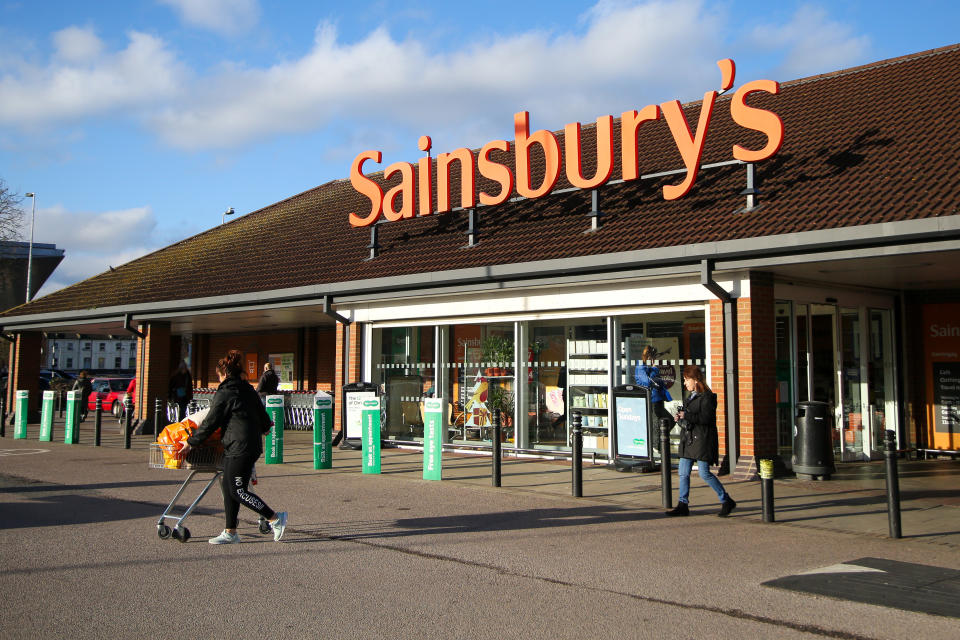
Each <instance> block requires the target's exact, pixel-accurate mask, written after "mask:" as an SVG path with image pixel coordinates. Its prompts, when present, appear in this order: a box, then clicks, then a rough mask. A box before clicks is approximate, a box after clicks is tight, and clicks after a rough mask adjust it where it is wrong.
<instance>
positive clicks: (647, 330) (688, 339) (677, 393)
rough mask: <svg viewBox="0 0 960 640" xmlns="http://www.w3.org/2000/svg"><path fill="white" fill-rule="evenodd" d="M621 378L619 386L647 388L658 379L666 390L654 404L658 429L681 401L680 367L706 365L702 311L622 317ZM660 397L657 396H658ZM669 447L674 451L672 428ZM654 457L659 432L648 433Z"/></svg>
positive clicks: (681, 382) (654, 418)
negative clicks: (662, 398)
mask: <svg viewBox="0 0 960 640" xmlns="http://www.w3.org/2000/svg"><path fill="white" fill-rule="evenodd" d="M619 342H620V355H621V358H622V359H621V366H620V379H619V380H618V384H643V385H649V382H648V380H649V378H650V377H654V378H659V380H660V382H661V383H662V385H663V389H664V391H665V397H664V401H663V404H660V403H655V404H654V405H653V410H654V416H653V422H652V424H651V427H653V428H656V429H659V420H658V418H659V417H667V416H670V415H671V413H672V412H671V411H670V408H671V407H670V406H669V404H670V403H671V402H673V403H676V404H680V403H681V402H682V401H683V393H684V391H683V379H682V375H681V374H682V371H683V365H684V364H686V363H688V362H699V363H701V364H704V365H705V363H706V357H707V348H706V320H705V317H704V313H703V312H701V311H681V312H672V313H656V314H644V315H636V316H625V317H623V318H622V319H621V321H620V337H619ZM658 395H659V394H658ZM671 433H672V436H671V440H672V442H671V447H672V450H673V451H674V452H676V449H677V439H676V438H677V437H678V436H677V435H676V429H674V430H673V431H672V432H671ZM651 440H652V444H654V451H655V457H656V458H659V452H660V447H659V433H656V434H654V433H651Z"/></svg>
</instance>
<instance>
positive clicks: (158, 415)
mask: <svg viewBox="0 0 960 640" xmlns="http://www.w3.org/2000/svg"><path fill="white" fill-rule="evenodd" d="M162 418H163V400H161V399H160V398H157V399H156V400H155V401H154V403H153V435H155V436H159V435H160V420H161V419H162Z"/></svg>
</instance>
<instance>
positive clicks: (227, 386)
mask: <svg viewBox="0 0 960 640" xmlns="http://www.w3.org/2000/svg"><path fill="white" fill-rule="evenodd" d="M272 425H273V422H272V421H271V420H270V416H269V415H267V411H266V409H264V408H263V402H262V401H261V400H260V396H259V395H258V394H257V392H256V391H254V390H253V387H251V386H250V384H249V383H248V382H246V381H245V380H241V379H240V378H238V377H236V376H228V377H227V379H226V380H224V381H223V382H221V383H220V386H219V387H218V388H217V392H216V393H215V394H214V395H213V400H212V401H211V402H210V412H209V413H208V414H207V417H206V418H204V420H203V422H201V423H200V426H199V427H197V430H196V432H194V434H193V435H192V436H190V437H189V438H187V442H188V443H189V444H190V446H191V447H196V446H198V445H201V444H203V442H204V441H205V440H206V439H207V438H209V437H210V436H211V435H212V434H213V432H214V431H216V430H217V429H223V435H222V436H221V437H220V440H221V441H222V442H223V449H224V455H225V456H228V457H239V456H247V455H257V456H259V455H260V454H261V453H263V434H265V433H266V432H267V431H269V430H270V427H271V426H272Z"/></svg>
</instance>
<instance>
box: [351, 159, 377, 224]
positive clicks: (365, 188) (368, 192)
mask: <svg viewBox="0 0 960 640" xmlns="http://www.w3.org/2000/svg"><path fill="white" fill-rule="evenodd" d="M382 158H383V154H381V153H380V152H379V151H364V152H363V153H361V154H360V155H358V156H357V157H356V158H354V159H353V164H352V165H351V166H350V184H352V185H353V188H354V189H356V190H357V191H358V192H360V193H362V194H363V195H365V196H367V198H369V199H370V213H369V214H368V215H367V217H365V218H361V217H360V216H358V215H357V214H355V213H353V212H351V213H350V224H351V225H353V226H355V227H366V226H368V225H371V224H373V223H374V222H376V221H377V218H379V217H380V212H381V211H382V207H383V189H381V188H380V185H379V184H377V183H376V182H374V181H373V180H371V179H370V178H368V177H367V176H365V175H363V163H364V162H366V161H367V160H373V161H374V162H376V163H378V164H379V163H380V161H381V160H382Z"/></svg>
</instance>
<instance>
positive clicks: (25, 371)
mask: <svg viewBox="0 0 960 640" xmlns="http://www.w3.org/2000/svg"><path fill="white" fill-rule="evenodd" d="M42 342H43V334H41V333H39V332H32V331H31V332H26V333H18V334H16V337H15V338H14V341H13V342H12V343H11V344H10V364H9V367H8V368H9V371H8V372H7V400H6V406H7V414H8V415H10V416H12V415H13V410H14V406H15V405H14V398H15V397H16V392H17V391H29V392H30V404H29V405H28V406H29V409H28V411H27V420H29V421H30V422H35V421H37V420H39V419H40V401H41V397H40V395H41V394H40V382H39V380H40V346H41V343H42Z"/></svg>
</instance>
